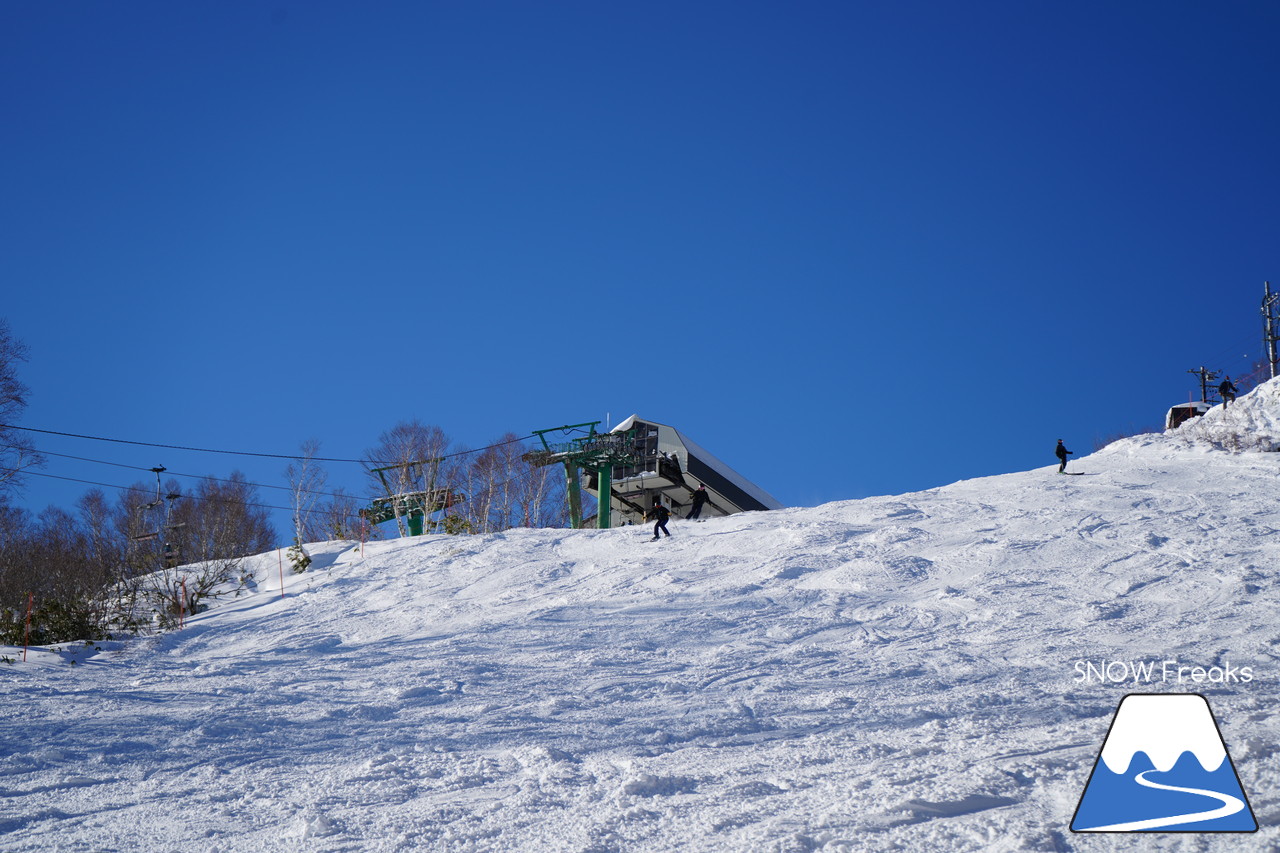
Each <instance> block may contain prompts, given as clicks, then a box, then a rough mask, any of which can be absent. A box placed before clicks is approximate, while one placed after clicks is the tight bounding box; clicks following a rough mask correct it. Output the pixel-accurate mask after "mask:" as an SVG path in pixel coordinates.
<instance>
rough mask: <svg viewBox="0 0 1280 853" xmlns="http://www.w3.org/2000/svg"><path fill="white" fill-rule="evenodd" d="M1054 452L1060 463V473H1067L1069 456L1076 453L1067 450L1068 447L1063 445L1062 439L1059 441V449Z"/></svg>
mask: <svg viewBox="0 0 1280 853" xmlns="http://www.w3.org/2000/svg"><path fill="white" fill-rule="evenodd" d="M1053 452H1054V455H1056V456H1057V457H1058V462H1059V464H1058V473H1059V474H1064V473H1066V470H1067V456H1070V455H1074V454H1075V451H1072V450H1067V448H1066V446H1065V445H1064V444H1063V443H1062V439H1058V447H1057V449H1055V450H1054V451H1053Z"/></svg>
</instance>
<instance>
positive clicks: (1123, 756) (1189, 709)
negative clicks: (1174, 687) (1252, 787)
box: [1071, 693, 1258, 832]
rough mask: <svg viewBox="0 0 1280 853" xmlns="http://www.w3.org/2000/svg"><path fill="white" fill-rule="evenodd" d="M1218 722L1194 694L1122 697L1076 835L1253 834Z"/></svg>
mask: <svg viewBox="0 0 1280 853" xmlns="http://www.w3.org/2000/svg"><path fill="white" fill-rule="evenodd" d="M1257 829H1258V822H1257V820H1255V819H1254V817H1253V810H1252V809H1251V808H1249V801H1248V799H1247V798H1246V797H1245V793H1244V788H1242V787H1241V786H1240V777H1239V776H1237V775H1236V768H1235V765H1234V764H1232V763H1231V756H1230V755H1229V754H1227V746H1226V744H1225V743H1224V742H1223V740H1222V733H1221V731H1220V730H1219V729H1218V721H1217V720H1216V719H1215V718H1214V716H1213V711H1212V710H1210V708H1209V703H1208V701H1206V700H1205V698H1204V697H1203V696H1201V695H1200V694H1198V693H1131V694H1129V695H1128V696H1126V697H1124V699H1122V700H1120V707H1119V708H1117V709H1116V715H1115V718H1114V719H1113V720H1112V721H1111V729H1110V730H1109V731H1108V732H1107V738H1106V740H1105V741H1103V744H1102V751H1101V752H1100V753H1099V754H1098V760H1097V761H1095V762H1094V765H1093V772H1092V773H1091V774H1089V782H1088V783H1087V784H1086V785H1085V788H1084V793H1083V794H1081V796H1080V805H1078V806H1076V814H1075V817H1074V818H1072V820H1071V830H1072V831H1073V832H1256V831H1257Z"/></svg>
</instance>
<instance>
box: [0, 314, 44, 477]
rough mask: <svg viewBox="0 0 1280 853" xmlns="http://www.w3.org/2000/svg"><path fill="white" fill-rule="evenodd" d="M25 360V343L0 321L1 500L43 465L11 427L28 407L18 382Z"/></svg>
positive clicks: (27, 441) (31, 445) (22, 435)
mask: <svg viewBox="0 0 1280 853" xmlns="http://www.w3.org/2000/svg"><path fill="white" fill-rule="evenodd" d="M26 360H27V347H26V344H24V343H22V342H21V341H19V340H18V339H16V338H14V337H13V335H12V334H11V333H10V332H9V323H8V321H6V320H3V319H0V498H4V497H7V496H9V495H11V494H13V492H14V491H15V490H16V489H18V488H19V487H20V486H21V485H22V473H23V472H24V471H27V470H29V469H31V468H35V467H37V466H39V465H41V464H43V462H44V460H43V458H42V457H41V456H40V454H39V453H38V452H36V449H35V445H34V443H32V441H31V439H30V438H28V437H27V435H26V434H25V433H23V432H22V430H19V429H17V428H15V426H14V424H16V423H17V421H18V418H19V417H21V415H22V412H23V410H24V409H25V408H26V407H27V394H28V393H29V392H28V389H27V386H26V385H23V384H22V383H21V382H20V381H18V363H19V362H22V361H26Z"/></svg>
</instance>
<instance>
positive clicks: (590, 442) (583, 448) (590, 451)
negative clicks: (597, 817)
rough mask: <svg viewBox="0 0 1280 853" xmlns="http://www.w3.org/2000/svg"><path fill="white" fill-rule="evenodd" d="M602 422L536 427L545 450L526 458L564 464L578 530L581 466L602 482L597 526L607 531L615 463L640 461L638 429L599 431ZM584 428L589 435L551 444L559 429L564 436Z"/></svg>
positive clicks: (572, 520)
mask: <svg viewBox="0 0 1280 853" xmlns="http://www.w3.org/2000/svg"><path fill="white" fill-rule="evenodd" d="M599 425H600V421H592V422H590V423H585V424H567V425H565V426H560V427H553V428H551V429H539V430H534V431H533V434H534V435H536V436H537V437H538V439H539V440H540V441H541V442H542V450H534V451H532V452H530V453H527V454H525V459H527V460H528V461H529V462H530V463H532V464H534V465H553V464H555V463H556V462H562V463H564V471H565V478H566V482H567V485H568V491H569V519H570V523H571V524H572V525H573V528H574V529H575V530H578V529H581V527H582V485H581V482H580V475H579V469H582V470H586V471H589V472H590V473H591V474H593V475H594V476H595V478H596V481H597V482H598V484H599V487H598V489H597V493H598V494H600V495H601V498H600V500H599V501H597V509H596V527H598V528H600V529H601V530H606V529H608V528H609V526H610V522H611V519H610V517H609V508H610V504H611V503H612V502H611V501H610V500H609V497H608V496H609V494H610V493H611V492H612V486H611V481H612V479H613V469H614V466H616V465H634V464H636V462H638V461H639V459H638V457H637V456H636V435H635V430H628V431H626V432H603V433H602V432H596V427H597V426H599ZM584 429H585V430H586V431H587V434H586V435H585V436H582V437H579V438H575V439H571V440H570V441H568V442H565V443H561V444H551V443H550V442H548V441H547V435H548V434H549V433H557V432H558V433H561V434H562V435H563V434H568V433H570V432H573V431H574V430H584Z"/></svg>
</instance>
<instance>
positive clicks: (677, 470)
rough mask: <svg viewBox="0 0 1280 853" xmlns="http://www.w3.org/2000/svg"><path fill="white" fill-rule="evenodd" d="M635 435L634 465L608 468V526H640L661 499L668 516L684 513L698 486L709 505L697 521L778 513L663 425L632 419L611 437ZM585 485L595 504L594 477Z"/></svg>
mask: <svg viewBox="0 0 1280 853" xmlns="http://www.w3.org/2000/svg"><path fill="white" fill-rule="evenodd" d="M630 431H634V435H635V450H634V458H635V459H636V460H637V461H636V462H635V463H634V464H630V465H620V466H617V467H616V468H614V469H613V474H612V482H611V486H612V487H611V488H610V490H609V491H610V493H611V495H610V501H611V503H610V513H609V523H610V526H612V527H621V526H623V525H626V524H641V523H643V522H644V520H645V519H644V514H645V513H646V512H648V511H649V510H650V509H652V508H653V505H654V502H655V501H656V500H657V499H658V498H661V499H662V502H663V504H665V505H666V506H667V507H668V508H669V509H670V510H671V511H672V514H673V515H675V516H678V517H681V518H683V517H684V516H686V515H687V514H688V512H689V508H690V504H691V502H692V500H693V494H694V492H695V491H696V490H697V488H698V485H699V484H702V485H705V486H706V489H707V495H708V500H707V503H706V505H705V506H703V508H702V513H701V515H700V517H701V518H716V517H719V516H725V515H733V514H734V513H739V512H750V511H759V510H768V509H782V504H781V503H779V502H778V500H777V499H776V498H774V497H773V496H772V495H770V494H769V493H768V492H766V491H765V490H764V489H762V488H760V487H759V486H757V485H756V484H755V483H752V482H751V481H750V480H748V479H747V478H746V477H743V476H742V475H741V474H739V473H738V472H737V471H735V470H733V469H732V468H730V467H729V466H728V465H726V464H725V463H723V462H721V461H720V460H719V459H717V458H716V457H714V456H712V455H711V454H710V453H708V452H707V451H706V450H705V449H703V448H702V447H700V446H699V445H698V444H696V443H694V442H693V441H692V440H690V438H689V437H688V436H686V435H685V434H684V433H682V432H680V430H678V429H676V428H675V427H673V426H670V425H668V424H660V423H657V422H655V421H649V420H642V419H641V418H640V417H639V416H637V415H632V416H631V417H629V418H627V419H626V420H625V421H623V422H622V423H620V424H618V425H617V426H616V427H614V428H613V429H612V430H610V431H609V432H610V434H623V433H627V432H630ZM584 486H585V488H586V490H587V492H589V493H590V494H592V495H594V496H595V498H596V500H597V501H599V500H600V492H599V482H598V478H597V477H596V476H595V475H594V474H592V473H590V472H588V473H587V474H586V482H585V483H584Z"/></svg>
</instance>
